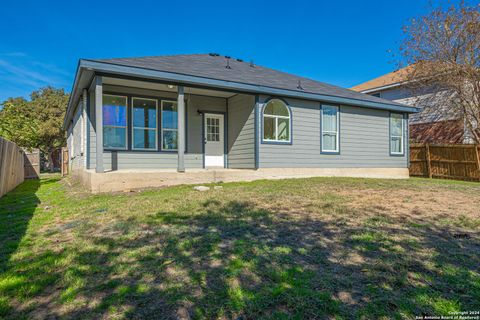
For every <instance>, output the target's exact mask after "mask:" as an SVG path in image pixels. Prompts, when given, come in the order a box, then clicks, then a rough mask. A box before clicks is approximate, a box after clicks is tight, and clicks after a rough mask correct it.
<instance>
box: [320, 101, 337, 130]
mask: <svg viewBox="0 0 480 320" xmlns="http://www.w3.org/2000/svg"><path fill="white" fill-rule="evenodd" d="M337 116H338V113H337V108H336V107H331V106H322V130H323V131H337Z"/></svg>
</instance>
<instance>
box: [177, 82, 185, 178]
mask: <svg viewBox="0 0 480 320" xmlns="http://www.w3.org/2000/svg"><path fill="white" fill-rule="evenodd" d="M177 105H178V131H177V139H178V141H177V148H178V165H177V171H178V172H185V159H184V153H185V94H184V88H183V86H178V98H177Z"/></svg>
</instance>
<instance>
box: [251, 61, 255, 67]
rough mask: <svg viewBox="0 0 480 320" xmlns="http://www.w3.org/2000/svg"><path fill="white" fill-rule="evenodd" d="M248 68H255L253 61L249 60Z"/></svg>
mask: <svg viewBox="0 0 480 320" xmlns="http://www.w3.org/2000/svg"><path fill="white" fill-rule="evenodd" d="M250 67H252V68H255V64H253V60H250Z"/></svg>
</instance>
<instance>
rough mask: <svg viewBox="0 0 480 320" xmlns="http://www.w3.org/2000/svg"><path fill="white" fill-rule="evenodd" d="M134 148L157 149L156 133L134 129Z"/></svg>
mask: <svg viewBox="0 0 480 320" xmlns="http://www.w3.org/2000/svg"><path fill="white" fill-rule="evenodd" d="M133 148H135V149H156V148H157V146H156V132H155V130H148V129H133Z"/></svg>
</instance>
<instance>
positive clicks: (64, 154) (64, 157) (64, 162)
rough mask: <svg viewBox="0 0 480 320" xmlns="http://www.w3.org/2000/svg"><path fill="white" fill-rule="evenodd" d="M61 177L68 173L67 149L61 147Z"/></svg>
mask: <svg viewBox="0 0 480 320" xmlns="http://www.w3.org/2000/svg"><path fill="white" fill-rule="evenodd" d="M61 162H62V168H61V169H62V177H63V176H66V175H67V174H68V149H67V148H66V147H62V161H61Z"/></svg>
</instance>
